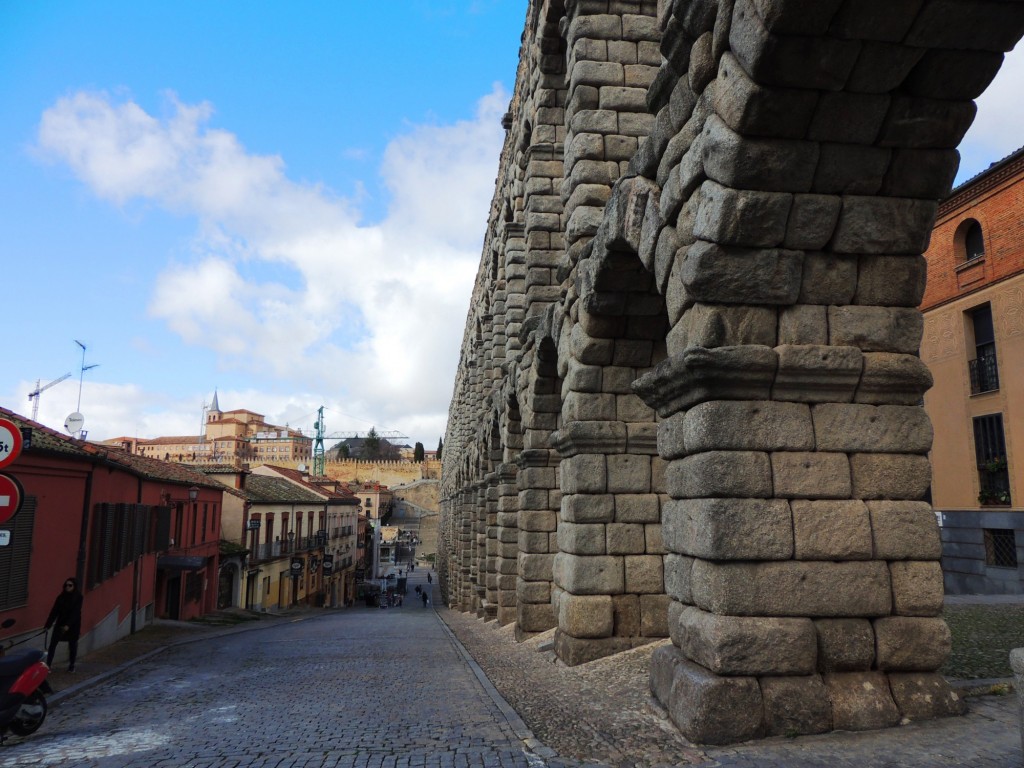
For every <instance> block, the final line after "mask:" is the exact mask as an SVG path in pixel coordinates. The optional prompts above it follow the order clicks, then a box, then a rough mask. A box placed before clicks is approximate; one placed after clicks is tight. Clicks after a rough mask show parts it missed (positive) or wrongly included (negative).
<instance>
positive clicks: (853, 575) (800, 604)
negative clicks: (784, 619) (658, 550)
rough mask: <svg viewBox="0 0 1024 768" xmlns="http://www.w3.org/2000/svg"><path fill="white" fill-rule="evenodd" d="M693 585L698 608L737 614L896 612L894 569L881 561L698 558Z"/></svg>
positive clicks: (864, 615) (691, 575) (694, 568)
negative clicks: (893, 582) (893, 594)
mask: <svg viewBox="0 0 1024 768" xmlns="http://www.w3.org/2000/svg"><path fill="white" fill-rule="evenodd" d="M667 541H668V536H667V535H666V542H667ZM670 546H671V545H670ZM690 584H691V591H692V596H693V603H694V605H696V606H698V607H700V608H702V609H703V610H705V611H709V612H711V613H718V614H729V615H733V616H809V617H812V618H818V617H821V618H825V617H838V616H852V617H862V616H863V617H870V616H886V615H888V614H889V612H890V610H891V608H892V594H891V586H890V583H889V569H888V567H887V566H886V564H885V563H884V562H879V561H861V562H848V563H835V562H822V561H795V560H790V561H782V562H721V563H716V562H711V561H709V560H702V559H696V560H694V563H693V568H692V570H691V573H690Z"/></svg>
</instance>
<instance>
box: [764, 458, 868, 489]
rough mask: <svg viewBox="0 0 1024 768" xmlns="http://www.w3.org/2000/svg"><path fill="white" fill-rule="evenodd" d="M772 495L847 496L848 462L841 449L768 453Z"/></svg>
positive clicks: (848, 482) (848, 484)
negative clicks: (834, 450)
mask: <svg viewBox="0 0 1024 768" xmlns="http://www.w3.org/2000/svg"><path fill="white" fill-rule="evenodd" d="M771 463H772V481H773V484H774V495H775V496H779V497H783V498H791V499H848V498H849V497H850V489H851V483H850V465H849V459H848V458H847V456H846V454H845V453H820V452H817V453H812V452H784V451H780V452H776V453H773V454H771Z"/></svg>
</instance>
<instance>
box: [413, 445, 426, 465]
mask: <svg viewBox="0 0 1024 768" xmlns="http://www.w3.org/2000/svg"><path fill="white" fill-rule="evenodd" d="M423 453H424V451H423V443H416V445H415V447H414V448H413V449H412V460H413V461H423Z"/></svg>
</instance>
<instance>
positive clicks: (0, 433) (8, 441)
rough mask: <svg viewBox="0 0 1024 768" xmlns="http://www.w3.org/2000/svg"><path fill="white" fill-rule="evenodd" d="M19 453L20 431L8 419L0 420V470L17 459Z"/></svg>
mask: <svg viewBox="0 0 1024 768" xmlns="http://www.w3.org/2000/svg"><path fill="white" fill-rule="evenodd" d="M19 453H21V430H20V429H19V428H18V425H17V424H15V423H14V422H13V421H11V420H10V419H2V418H0V469H3V468H4V467H6V466H7V465H8V464H10V463H11V462H13V461H14V460H15V459H16V458H18V454H19Z"/></svg>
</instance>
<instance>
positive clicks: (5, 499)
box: [0, 474, 25, 525]
mask: <svg viewBox="0 0 1024 768" xmlns="http://www.w3.org/2000/svg"><path fill="white" fill-rule="evenodd" d="M24 498H25V491H24V489H23V488H22V487H21V483H19V482H18V481H17V480H16V479H15V478H13V477H11V476H10V475H4V474H0V525H3V524H4V523H6V522H7V521H8V520H10V519H11V518H12V517H14V516H15V515H16V514H18V510H19V509H21V501H22V499H24Z"/></svg>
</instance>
